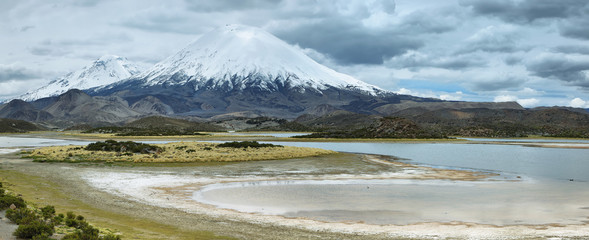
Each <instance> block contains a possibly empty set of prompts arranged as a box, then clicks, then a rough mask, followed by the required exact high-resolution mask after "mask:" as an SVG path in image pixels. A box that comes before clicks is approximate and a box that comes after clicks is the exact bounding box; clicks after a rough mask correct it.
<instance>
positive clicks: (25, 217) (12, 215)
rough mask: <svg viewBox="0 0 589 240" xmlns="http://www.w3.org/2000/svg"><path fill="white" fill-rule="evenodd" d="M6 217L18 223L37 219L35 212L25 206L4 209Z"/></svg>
mask: <svg viewBox="0 0 589 240" xmlns="http://www.w3.org/2000/svg"><path fill="white" fill-rule="evenodd" d="M6 218H8V219H9V220H10V221H12V222H13V223H16V224H18V225H21V224H27V223H31V222H33V221H35V220H37V218H38V217H37V214H35V212H33V210H31V209H28V208H26V207H23V208H17V209H14V210H12V209H8V210H6Z"/></svg>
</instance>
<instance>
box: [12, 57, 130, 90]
mask: <svg viewBox="0 0 589 240" xmlns="http://www.w3.org/2000/svg"><path fill="white" fill-rule="evenodd" d="M139 72H140V70H139V68H138V66H137V65H135V64H133V63H131V62H129V61H128V60H127V59H126V58H124V57H119V56H115V55H104V56H102V57H100V58H99V59H98V60H96V61H94V62H93V63H92V65H90V66H86V67H84V68H82V69H80V70H78V71H75V72H70V73H68V74H66V75H64V76H62V77H60V78H57V79H55V80H53V81H51V82H50V83H49V84H47V85H45V86H43V87H41V88H39V89H36V90H33V91H29V92H27V93H25V94H23V95H21V96H19V97H17V98H18V99H22V100H25V101H34V100H37V99H40V98H44V97H51V96H57V95H60V94H62V93H64V92H67V91H68V90H70V89H74V88H76V89H80V90H85V89H90V88H94V87H101V86H105V85H108V84H111V83H115V82H118V81H120V80H123V79H126V78H129V77H131V76H133V75H136V74H138V73H139Z"/></svg>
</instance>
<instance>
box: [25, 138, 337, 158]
mask: <svg viewBox="0 0 589 240" xmlns="http://www.w3.org/2000/svg"><path fill="white" fill-rule="evenodd" d="M123 150H124V151H123ZM332 153H335V152H334V151H329V150H324V149H317V148H305V147H290V146H279V145H273V144H261V143H258V142H255V141H245V142H229V143H222V144H217V143H202V142H174V143H167V144H154V145H147V144H145V145H141V144H140V143H134V142H116V141H113V140H108V141H105V142H97V143H91V144H89V145H88V146H86V147H81V146H52V147H43V148H39V149H35V150H33V151H30V152H27V153H26V154H24V155H23V157H24V158H32V159H33V160H34V161H37V162H92V161H97V162H135V163H142V162H147V163H149V162H154V163H155V162H157V163H166V162H167V163H171V162H235V161H256V160H277V159H290V158H303V157H312V156H318V155H324V154H332Z"/></svg>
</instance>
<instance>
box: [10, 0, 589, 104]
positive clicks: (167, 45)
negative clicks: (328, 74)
mask: <svg viewBox="0 0 589 240" xmlns="http://www.w3.org/2000/svg"><path fill="white" fill-rule="evenodd" d="M234 23H237V24H244V25H251V26H256V27H260V28H263V29H265V30H267V31H269V32H270V33H272V34H274V35H276V36H277V37H279V38H281V39H283V40H285V41H286V42H288V43H290V44H292V45H296V46H298V47H300V48H301V49H302V50H303V51H305V52H306V53H307V54H308V55H309V56H311V57H312V58H313V59H315V60H316V61H318V62H320V63H322V64H325V65H327V66H329V67H331V68H334V69H335V70H337V71H340V72H343V73H347V74H349V75H352V76H354V77H356V78H358V79H360V80H363V81H365V82H368V83H371V84H374V85H377V86H380V87H381V88H383V89H387V90H391V91H395V92H398V93H403V94H412V95H416V96H424V97H436V98H441V99H448V100H466V101H518V102H519V103H520V104H521V105H523V106H525V107H534V106H554V105H558V106H573V107H585V108H589V27H588V26H589V1H587V0H558V1H555V0H496V1H493V0H456V1H453V0H447V1H439V0H396V1H393V0H386V1H385V0H382V1H379V0H346V1H337V0H296V1H295V0H282V1H281V0H234V1H229V0H210V1H190V0H167V1H159V0H158V1H152V0H127V1H117V0H112V1H108V0H104V1H99V0H63V1H59V0H56V1H44V0H2V1H0V36H1V37H0V46H1V47H0V100H2V99H10V98H11V97H14V96H18V95H20V94H22V93H24V92H26V91H28V90H32V89H36V88H38V87H40V86H42V85H44V84H46V83H48V82H49V81H51V80H52V79H54V78H56V77H59V76H61V75H63V74H66V73H68V72H70V71H74V70H78V69H79V68H82V67H84V66H86V65H89V64H91V63H92V61H94V60H95V59H97V58H99V57H100V56H102V55H104V54H115V55H119V56H124V57H126V58H128V59H129V60H130V61H133V62H136V63H138V64H140V65H142V66H144V67H149V66H151V65H153V64H155V63H156V62H158V61H160V60H163V59H164V58H166V57H167V56H169V55H171V54H173V53H175V52H176V51H178V50H180V49H181V48H182V47H184V46H185V45H187V44H189V43H190V42H192V41H194V40H195V39H197V38H198V37H199V36H201V35H202V34H203V33H206V32H207V31H210V30H212V29H213V28H215V27H219V26H223V25H225V24H234Z"/></svg>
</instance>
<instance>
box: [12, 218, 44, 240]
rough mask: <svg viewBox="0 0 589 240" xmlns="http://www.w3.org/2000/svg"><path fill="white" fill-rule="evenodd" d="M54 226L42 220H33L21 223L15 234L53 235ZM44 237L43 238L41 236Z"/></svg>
mask: <svg viewBox="0 0 589 240" xmlns="http://www.w3.org/2000/svg"><path fill="white" fill-rule="evenodd" d="M53 231H54V229H53V226H52V225H49V224H46V223H44V222H42V221H33V222H30V223H28V224H21V225H19V226H18V228H17V229H16V231H14V233H13V235H14V236H16V237H18V238H27V239H29V238H33V237H35V236H39V235H41V236H40V237H43V235H45V236H51V235H53ZM41 239H42V238H41Z"/></svg>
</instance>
